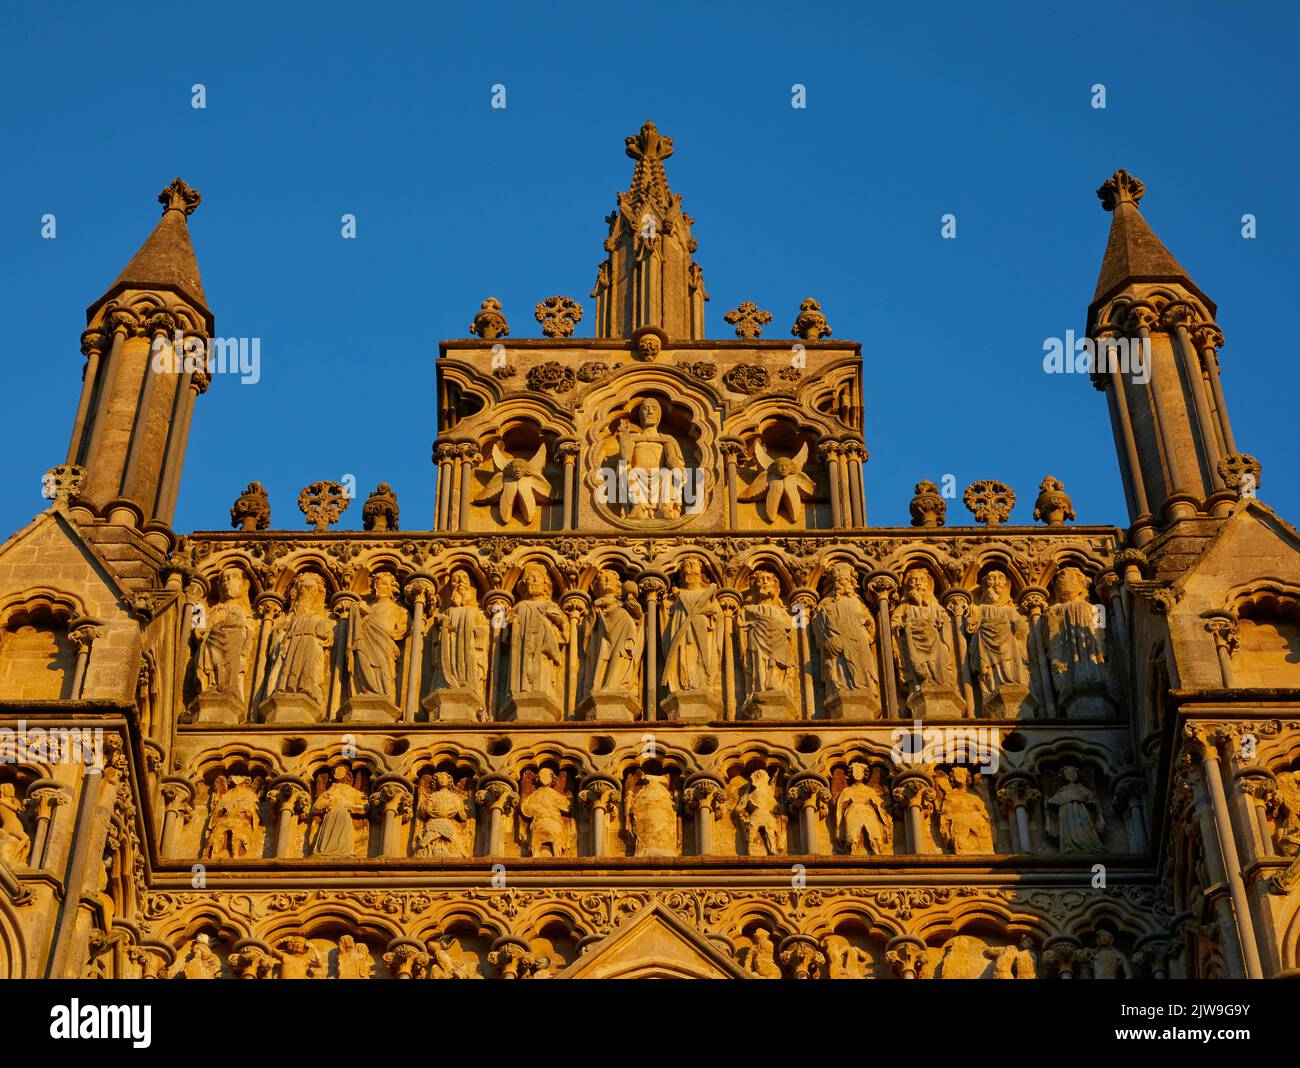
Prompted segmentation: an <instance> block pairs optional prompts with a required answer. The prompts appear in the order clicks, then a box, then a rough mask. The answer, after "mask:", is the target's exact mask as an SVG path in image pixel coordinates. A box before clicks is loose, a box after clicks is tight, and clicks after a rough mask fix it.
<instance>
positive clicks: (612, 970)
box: [561, 904, 745, 979]
mask: <svg viewBox="0 0 1300 1068" xmlns="http://www.w3.org/2000/svg"><path fill="white" fill-rule="evenodd" d="M561 978H565V979H738V978H745V972H744V971H743V970H742V969H741V967H740V966H739V965H738V964H736V962H735V961H733V960H731V958H730V957H728V956H726V954H724V953H722V952H721V951H720V950H719V949H718V948H717V947H716V946H714V945H713V944H712V943H711V942H710V941H709V940H708V939H707V938H705V937H704V936H702V935H701V934H700V933H699V932H697V931H695V930H694V929H693V928H691V927H690V926H688V925H687V924H686V923H684V922H683V921H682V920H681V919H679V918H678V917H677V916H675V915H674V914H673V913H672V912H671V911H670V910H668V909H665V908H664V907H663V906H662V905H659V904H654V905H650V906H648V907H647V908H645V909H643V910H642V911H641V912H640V913H638V914H637V915H636V916H635V917H633V918H632V919H630V920H628V921H626V922H625V923H624V924H623V925H622V926H621V927H619V928H617V929H616V930H614V931H612V932H611V933H610V934H608V935H607V936H606V937H605V938H604V939H602V940H601V941H600V942H598V943H596V944H595V945H594V946H592V947H591V948H590V949H588V950H587V952H586V953H584V954H583V955H582V956H581V957H579V958H578V959H577V960H576V961H574V962H573V963H572V964H571V965H569V967H568V968H566V969H565V970H564V971H563V972H562V973H561Z"/></svg>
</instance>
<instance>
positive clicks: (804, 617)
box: [790, 586, 817, 719]
mask: <svg viewBox="0 0 1300 1068" xmlns="http://www.w3.org/2000/svg"><path fill="white" fill-rule="evenodd" d="M790 604H791V607H793V608H794V610H795V611H794V634H795V648H796V652H797V654H798V656H799V681H800V687H799V689H800V695H801V700H802V708H803V718H804V719H812V718H813V716H814V714H815V712H816V708H815V697H816V692H815V691H816V684H815V682H814V681H813V652H812V643H811V642H810V641H809V640H808V628H809V625H810V623H811V621H812V614H813V610H814V609H815V608H816V607H817V591H816V590H814V589H810V588H809V587H806V586H801V587H799V588H798V589H796V590H794V591H792V593H791V594H790Z"/></svg>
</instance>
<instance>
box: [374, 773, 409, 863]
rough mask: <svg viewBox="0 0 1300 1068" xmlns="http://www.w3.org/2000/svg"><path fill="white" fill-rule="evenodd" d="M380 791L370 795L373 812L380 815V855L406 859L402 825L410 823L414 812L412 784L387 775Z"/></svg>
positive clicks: (381, 783) (382, 780) (380, 783)
mask: <svg viewBox="0 0 1300 1068" xmlns="http://www.w3.org/2000/svg"><path fill="white" fill-rule="evenodd" d="M378 787H379V788H378V789H377V790H375V792H374V793H372V794H371V795H370V807H371V810H372V811H376V812H378V813H379V820H380V825H379V826H380V830H379V855H380V856H382V857H404V856H406V849H405V848H403V846H402V842H401V830H402V824H403V823H406V822H409V820H410V819H411V813H412V811H413V807H414V806H413V804H412V790H411V784H410V783H408V782H406V781H405V780H403V779H399V778H397V777H396V776H390V775H385V776H384V777H383V778H382V779H380V780H379V783H378Z"/></svg>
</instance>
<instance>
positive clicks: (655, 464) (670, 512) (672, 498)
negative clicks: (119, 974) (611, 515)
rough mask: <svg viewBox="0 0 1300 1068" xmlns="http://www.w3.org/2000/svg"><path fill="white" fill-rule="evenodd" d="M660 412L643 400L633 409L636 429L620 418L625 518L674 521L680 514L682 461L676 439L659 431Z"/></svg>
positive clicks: (654, 402)
mask: <svg viewBox="0 0 1300 1068" xmlns="http://www.w3.org/2000/svg"><path fill="white" fill-rule="evenodd" d="M662 416H663V409H662V407H661V406H660V404H659V402H658V401H657V400H654V399H653V398H647V399H646V400H643V401H642V402H641V403H640V405H638V407H637V420H638V422H639V423H640V424H641V425H640V426H639V427H635V428H634V427H631V426H629V425H628V422H627V420H626V419H620V420H619V422H618V426H617V427H616V428H615V437H616V438H617V440H618V459H619V462H620V463H621V464H624V465H626V471H627V503H628V504H630V505H631V507H630V508H629V509H628V511H627V517H628V518H629V519H676V518H678V517H679V516H680V515H681V514H682V496H683V494H682V486H683V482H684V479H685V476H686V462H685V460H684V459H683V457H682V448H681V446H680V445H678V444H677V439H676V438H674V437H672V436H671V435H669V434H664V433H662V432H661V431H660V430H659V420H660V419H661V418H662Z"/></svg>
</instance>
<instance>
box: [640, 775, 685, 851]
mask: <svg viewBox="0 0 1300 1068" xmlns="http://www.w3.org/2000/svg"><path fill="white" fill-rule="evenodd" d="M627 823H628V830H629V832H630V833H631V835H632V837H633V839H634V841H635V842H636V853H635V855H636V856H638V857H675V856H677V854H678V851H679V844H678V841H677V804H676V802H675V801H674V800H673V795H672V791H671V790H669V788H668V776H667V775H646V776H645V777H644V778H643V779H642V780H641V784H640V785H639V786H637V787H636V790H635V792H634V793H633V794H632V799H631V803H630V804H629V805H628V819H627Z"/></svg>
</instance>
